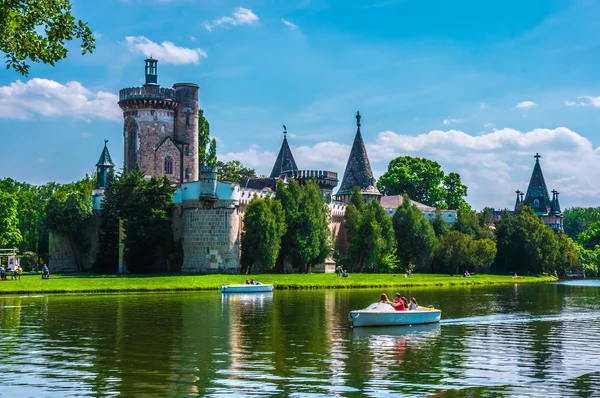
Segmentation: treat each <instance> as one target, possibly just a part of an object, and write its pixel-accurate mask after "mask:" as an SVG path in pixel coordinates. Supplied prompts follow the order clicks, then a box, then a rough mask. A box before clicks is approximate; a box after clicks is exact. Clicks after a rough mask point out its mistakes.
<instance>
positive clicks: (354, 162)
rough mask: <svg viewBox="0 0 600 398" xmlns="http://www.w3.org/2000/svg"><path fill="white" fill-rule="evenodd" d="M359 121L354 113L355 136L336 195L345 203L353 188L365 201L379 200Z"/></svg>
mask: <svg viewBox="0 0 600 398" xmlns="http://www.w3.org/2000/svg"><path fill="white" fill-rule="evenodd" d="M360 119H361V116H360V113H359V112H356V136H355V137H354V143H353V144H352V150H351V151H350V157H349V158H348V164H347V165H346V171H345V172H344V178H343V179H342V185H341V186H340V190H339V191H338V193H337V194H336V197H337V200H339V201H341V202H345V203H348V202H349V201H350V195H351V194H352V190H353V189H354V187H359V188H360V192H361V193H362V195H363V197H364V199H365V200H366V201H371V200H379V197H380V196H381V193H379V190H378V189H377V186H376V185H375V178H374V177H373V171H372V170H371V164H370V162H369V157H368V156H367V149H366V148H365V143H364V142H363V138H362V135H361V133H360Z"/></svg>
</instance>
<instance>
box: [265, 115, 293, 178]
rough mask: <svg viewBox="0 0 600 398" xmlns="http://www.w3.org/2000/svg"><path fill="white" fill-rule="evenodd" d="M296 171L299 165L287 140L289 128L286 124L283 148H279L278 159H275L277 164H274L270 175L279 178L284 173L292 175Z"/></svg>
mask: <svg viewBox="0 0 600 398" xmlns="http://www.w3.org/2000/svg"><path fill="white" fill-rule="evenodd" d="M296 171H298V166H296V161H295V160H294V156H293V155H292V150H291V149H290V146H289V144H288V142H287V128H286V127H285V124H284V125H283V142H282V143H281V149H280V150H279V155H277V160H275V164H274V165H273V170H272V171H271V176H270V177H271V178H278V177H281V176H282V175H286V176H288V177H290V176H291V175H292V174H293V173H294V172H296Z"/></svg>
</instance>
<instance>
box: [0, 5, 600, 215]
mask: <svg viewBox="0 0 600 398" xmlns="http://www.w3.org/2000/svg"><path fill="white" fill-rule="evenodd" d="M73 11H74V14H75V15H76V16H77V17H78V18H81V19H83V20H85V21H87V22H88V23H89V26H90V27H91V29H92V30H93V31H94V32H95V34H96V36H97V48H96V50H95V52H94V54H92V55H86V56H81V55H79V53H78V48H77V46H76V45H71V46H70V48H71V52H70V55H69V57H68V58H67V59H66V60H64V61H61V62H60V63H58V64H57V65H56V66H55V67H50V66H45V65H35V66H33V67H32V69H31V73H30V76H28V77H27V78H25V77H22V76H20V75H17V74H16V73H15V72H13V71H11V70H3V71H2V72H0V134H2V138H3V145H2V146H1V147H0V148H1V149H0V158H1V159H2V161H1V162H0V176H2V177H5V176H10V177H13V178H15V179H18V180H23V181H27V182H31V183H36V184H37V183H44V182H47V181H58V182H67V181H71V180H75V179H78V178H80V177H82V176H83V175H85V173H91V172H92V171H93V166H94V164H95V163H96V161H97V158H98V156H99V155H100V152H101V149H102V145H103V139H105V138H106V139H108V140H109V149H110V151H111V154H112V157H113V160H114V161H115V162H116V163H117V164H118V165H119V166H120V165H121V164H122V159H123V155H122V145H123V136H122V128H123V126H122V118H121V116H120V111H119V109H118V106H117V105H116V97H115V95H116V94H117V93H118V90H119V89H120V88H123V87H130V86H138V85H141V84H142V78H143V59H144V58H145V57H146V56H147V55H149V53H152V55H153V56H154V57H155V58H157V59H159V64H158V73H159V83H161V84H162V85H163V86H171V85H172V84H173V83H177V82H194V83H197V84H199V85H200V103H201V107H202V108H203V109H205V115H206V116H207V117H208V119H209V121H210V123H211V133H212V134H213V135H214V136H216V137H217V138H218V142H219V150H218V152H219V155H220V158H221V159H222V160H230V159H239V160H241V161H242V162H243V163H245V164H247V165H249V166H252V167H255V168H256V169H257V171H258V172H260V173H268V172H269V171H270V169H271V167H272V163H273V161H274V158H275V153H276V152H277V151H278V149H279V146H280V144H281V139H282V134H281V124H282V123H285V124H286V126H287V127H288V131H289V133H290V134H289V140H290V144H291V146H292V150H293V151H294V154H295V156H296V161H297V163H298V166H299V167H300V168H306V169H328V170H333V171H337V172H338V173H340V178H341V175H342V173H343V169H344V166H345V163H346V160H347V157H348V154H349V151H350V145H351V144H352V140H353V137H354V133H355V131H356V128H355V119H354V114H355V113H356V111H357V110H360V112H361V114H362V115H363V119H362V131H363V136H364V138H365V141H366V144H367V149H368V152H369V156H370V159H371V164H372V166H373V169H374V172H375V174H376V175H377V176H379V175H381V174H382V173H383V172H385V169H386V167H387V163H388V162H389V161H390V160H391V159H392V158H394V157H396V156H403V155H410V156H424V157H427V158H430V159H434V160H437V161H438V162H439V163H440V164H441V165H442V167H443V169H444V170H445V171H447V172H450V171H456V172H459V173H460V174H461V175H462V177H463V180H464V182H465V183H466V184H467V185H468V186H469V196H468V198H467V199H468V201H469V202H470V203H472V204H473V205H474V206H475V207H476V208H482V207H484V206H495V207H504V206H510V205H512V203H513V201H514V194H513V192H514V191H515V190H516V189H521V190H525V189H526V188H527V181H528V178H529V176H530V173H531V170H532V167H533V163H534V159H533V155H534V154H535V152H540V153H541V154H542V156H543V157H542V159H541V161H542V168H543V170H544V173H545V176H546V180H547V182H548V185H549V189H553V188H556V189H558V190H559V191H560V192H561V202H562V204H563V207H565V206H575V205H582V206H588V205H600V200H599V198H600V188H599V187H598V178H597V177H596V171H595V170H597V169H598V167H600V153H599V151H598V150H597V148H598V145H600V136H599V134H598V127H600V72H599V71H598V66H597V65H598V61H599V60H600V51H599V50H600V34H599V33H600V23H598V22H597V18H596V16H597V15H600V14H599V12H600V4H598V3H597V2H594V1H563V0H560V1H559V0H528V1H526V2H524V1H513V0H504V1H502V2H490V1H480V0H479V1H471V0H462V1H452V2H450V1H445V0H436V1H427V0H396V1H394V0H378V1H370V2H369V1H338V0H297V1H293V0H285V1H284V0H277V1H276V0H272V1H266V0H256V1H253V0H248V1H236V2H230V1H226V0H203V1H199V0H127V1H125V0H122V1H119V0H105V1H102V2H89V1H83V0H75V1H73Z"/></svg>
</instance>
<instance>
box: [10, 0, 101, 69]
mask: <svg viewBox="0 0 600 398" xmlns="http://www.w3.org/2000/svg"><path fill="white" fill-rule="evenodd" d="M74 38H77V39H81V53H82V54H86V53H91V52H92V51H93V50H94V48H95V44H94V37H93V35H92V31H91V30H90V29H89V27H88V26H87V24H86V23H84V22H82V21H81V20H76V19H75V18H74V17H73V15H71V2H70V1H69V0H7V1H3V2H2V5H1V6H0V51H2V52H4V54H5V55H6V69H10V68H13V69H14V70H15V71H17V72H18V73H20V74H22V75H24V76H27V75H28V74H29V67H30V64H29V61H31V62H43V63H45V64H50V65H52V66H54V64H55V63H56V62H57V61H60V60H61V59H64V58H66V56H67V52H68V50H67V48H66V47H65V42H67V41H71V40H73V39H74Z"/></svg>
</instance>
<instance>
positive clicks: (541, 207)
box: [524, 153, 551, 213]
mask: <svg viewBox="0 0 600 398" xmlns="http://www.w3.org/2000/svg"><path fill="white" fill-rule="evenodd" d="M534 158H535V166H534V167H533V173H531V179H530V180H529V187H528V188H527V193H526V194H525V200H524V204H525V205H526V206H529V207H531V208H532V209H533V211H535V212H536V213H548V212H549V211H550V205H551V202H550V195H548V188H547V187H546V181H545V180H544V174H543V173H542V167H541V166H540V158H541V156H540V154H539V153H536V154H535V156H534Z"/></svg>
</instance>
